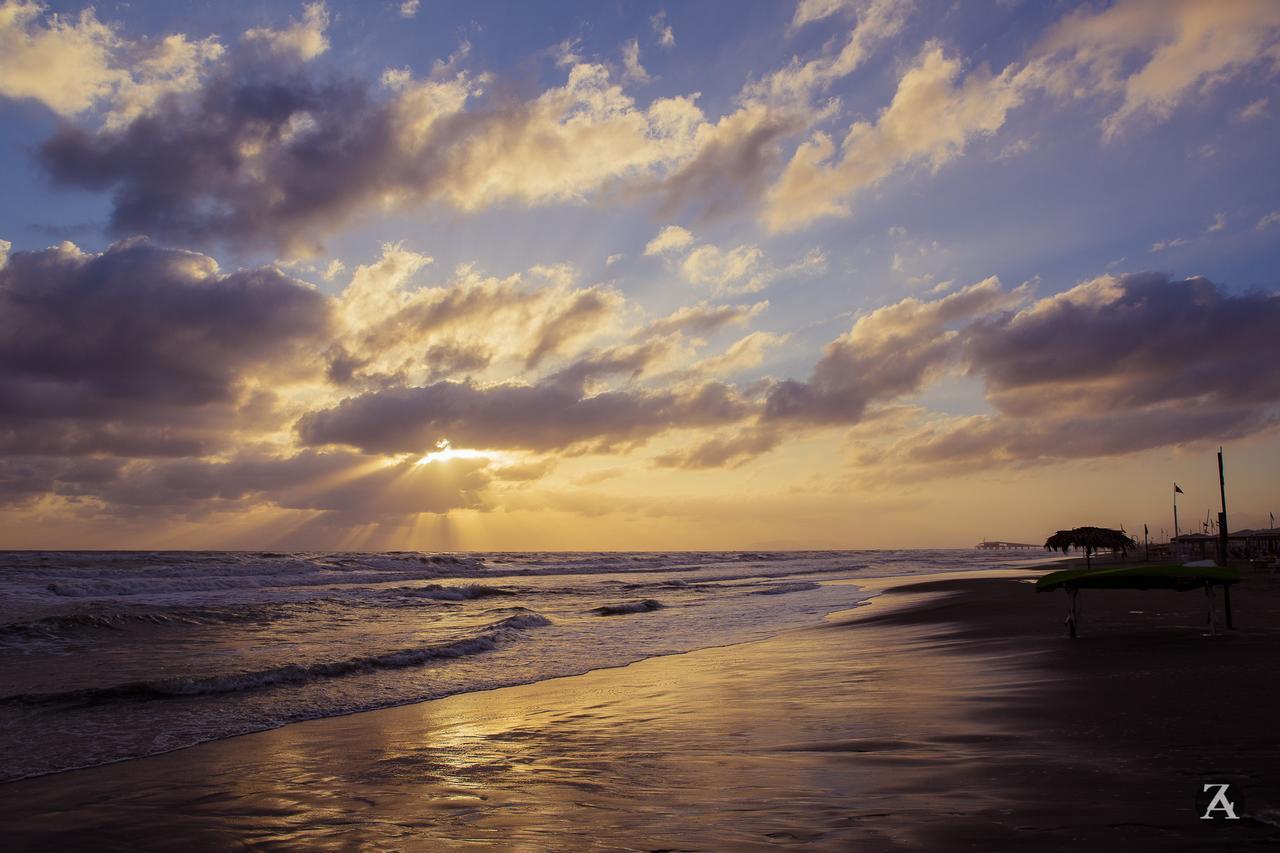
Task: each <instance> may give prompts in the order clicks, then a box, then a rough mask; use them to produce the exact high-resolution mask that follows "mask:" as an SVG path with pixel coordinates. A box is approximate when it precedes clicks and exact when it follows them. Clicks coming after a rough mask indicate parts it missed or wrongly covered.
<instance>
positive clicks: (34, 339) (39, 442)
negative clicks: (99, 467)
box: [0, 241, 332, 455]
mask: <svg viewBox="0 0 1280 853" xmlns="http://www.w3.org/2000/svg"><path fill="white" fill-rule="evenodd" d="M331 324H332V308H331V300H330V299H329V298H328V297H326V296H324V295H323V294H321V293H319V292H318V291H316V290H315V289H314V288H312V287H310V286H309V285H306V284H304V283H302V282H300V281H297V280H295V279H291V278H289V277H287V276H285V275H283V274H282V273H280V272H279V271H277V270H275V269H272V268H260V269H251V270H241V271H238V272H234V273H230V274H226V273H222V272H221V271H219V270H218V267H217V264H216V263H215V262H214V260H213V259H212V258H209V257H207V256H205V255H200V254H197V253H195V252H185V251H178V250H173V249H162V248H159V247H156V246H153V245H151V244H148V243H146V242H142V241H130V242H126V243H118V244H116V245H114V246H111V247H110V248H108V249H107V250H106V251H104V252H101V253H96V254H90V253H85V252H82V251H80V250H79V249H78V248H77V247H76V246H74V245H73V244H70V243H63V244H62V245H61V246H58V247H55V248H51V249H46V250H43V251H39V252H15V253H14V254H13V255H12V256H10V258H9V260H8V263H7V264H6V265H5V266H4V267H3V268H2V269H0V362H2V363H3V364H4V365H5V371H4V374H3V376H2V377H0V399H3V401H4V405H3V406H0V410H2V411H3V414H2V415H0V453H37V452H39V453H65V454H83V453H96V452H102V453H113V454H120V455H148V454H157V455H172V454H179V455H181V454H191V453H205V452H209V451H210V450H212V449H214V448H217V447H220V446H223V445H225V444H226V443H228V442H230V441H233V440H234V439H235V436H236V431H237V430H238V429H260V428H262V426H263V422H264V419H269V418H271V417H276V416H277V415H276V414H275V412H274V399H275V389H276V387H277V386H278V385H280V384H282V383H287V382H288V381H290V380H294V379H299V378H303V377H306V376H308V375H310V374H312V373H313V372H314V358H315V355H316V354H317V352H318V350H319V349H320V348H321V347H322V345H323V343H324V340H325V338H326V336H327V335H328V334H329V331H330V328H331Z"/></svg>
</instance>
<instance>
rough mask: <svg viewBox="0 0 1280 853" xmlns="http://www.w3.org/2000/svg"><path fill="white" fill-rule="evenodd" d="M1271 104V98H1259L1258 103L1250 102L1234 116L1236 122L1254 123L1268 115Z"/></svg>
mask: <svg viewBox="0 0 1280 853" xmlns="http://www.w3.org/2000/svg"><path fill="white" fill-rule="evenodd" d="M1270 103H1271V99H1270V98H1265V97H1264V98H1258V99H1257V100H1256V101H1250V102H1249V103H1247V104H1245V105H1244V106H1243V107H1241V108H1240V109H1238V110H1236V112H1235V113H1234V115H1233V118H1235V120H1236V121H1253V120H1254V119H1259V118H1262V117H1264V116H1265V115H1266V114H1267V107H1268V105H1269V104H1270Z"/></svg>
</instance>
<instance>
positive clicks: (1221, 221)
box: [1205, 213, 1227, 234]
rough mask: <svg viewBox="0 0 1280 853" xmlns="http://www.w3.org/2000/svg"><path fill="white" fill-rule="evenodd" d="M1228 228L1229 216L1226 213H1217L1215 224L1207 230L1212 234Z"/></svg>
mask: <svg viewBox="0 0 1280 853" xmlns="http://www.w3.org/2000/svg"><path fill="white" fill-rule="evenodd" d="M1226 227H1227V215H1226V214H1225V213H1216V214H1214V216H1213V222H1211V223H1209V227H1208V228H1206V229H1205V230H1206V231H1208V232H1209V233H1210V234H1212V233H1214V232H1215V231H1222V230H1223V229H1225V228H1226Z"/></svg>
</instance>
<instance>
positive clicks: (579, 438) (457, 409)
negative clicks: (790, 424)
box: [297, 382, 748, 453]
mask: <svg viewBox="0 0 1280 853" xmlns="http://www.w3.org/2000/svg"><path fill="white" fill-rule="evenodd" d="M747 412H748V406H747V404H746V402H745V401H744V400H743V399H742V398H741V397H740V396H739V395H738V393H737V392H736V391H735V390H734V389H732V388H730V387H728V386H725V385H723V384H720V383H714V382H711V383H706V384H703V385H701V386H697V387H695V388H689V389H683V390H679V391H675V390H670V391H645V390H635V391H608V392H604V393H601V394H596V395H591V396H583V395H582V394H581V392H580V391H579V390H578V389H575V388H572V387H570V386H569V385H567V384H562V383H555V382H550V383H546V384H543V385H524V384H519V383H512V382H509V383H501V384H497V385H490V386H479V385H476V384H474V383H471V382H438V383H435V384H433V385H426V386H420V387H405V388H394V389H388V390H385V391H378V392H371V393H368V394H363V395H360V396H357V397H351V398H348V399H346V400H344V401H342V402H341V403H339V404H337V405H336V406H333V407H332V408H329V409H325V410H321V411H315V412H310V413H308V414H306V415H304V416H303V417H302V419H301V420H299V422H298V425H297V432H298V436H299V439H300V440H301V441H302V443H303V444H304V445H308V446H321V445H345V446H349V447H354V448H358V449H359V450H361V451H363V452H365V453H402V452H408V453H414V452H422V451H423V450H424V449H426V448H429V447H432V446H434V445H435V443H436V442H437V441H439V440H441V439H446V438H447V439H448V440H449V441H451V442H453V443H454V444H455V445H457V446H459V447H474V448H479V449H482V450H490V449H510V450H516V449H520V450H532V451H538V452H548V451H552V450H560V451H570V452H582V451H588V452H604V451H608V450H615V449H618V448H622V447H630V446H634V445H638V444H641V443H643V442H645V441H646V440H648V439H649V438H652V437H653V436H655V435H658V434H660V433H663V432H666V431H668V430H672V429H680V428H689V427H705V426H716V425H722V424H726V423H733V422H736V421H738V420H741V419H742V418H743V417H744V416H745V415H746V414H747Z"/></svg>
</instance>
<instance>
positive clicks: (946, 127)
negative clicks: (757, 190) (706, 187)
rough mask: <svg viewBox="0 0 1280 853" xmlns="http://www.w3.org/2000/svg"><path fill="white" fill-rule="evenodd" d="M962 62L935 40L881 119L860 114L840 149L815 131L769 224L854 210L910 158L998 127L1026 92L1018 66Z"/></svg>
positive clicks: (768, 200)
mask: <svg viewBox="0 0 1280 853" xmlns="http://www.w3.org/2000/svg"><path fill="white" fill-rule="evenodd" d="M961 70H962V67H961V63H960V62H959V61H958V60H956V59H950V58H948V57H947V56H946V55H945V54H944V53H943V50H942V48H941V47H938V46H935V45H930V46H928V47H926V48H925V50H924V52H923V53H922V54H921V55H920V56H919V58H918V59H917V61H916V63H915V65H913V66H912V67H911V69H910V70H908V71H907V72H906V73H905V74H904V75H903V76H902V79H901V80H900V81H899V82H898V89H897V92H896V93H895V95H894V97H893V101H892V102H891V103H890V104H889V106H888V107H887V108H885V110H884V111H883V112H882V113H881V114H880V116H879V117H878V118H877V119H876V121H875V122H874V123H869V122H855V123H854V124H853V125H852V126H851V127H850V128H849V131H848V132H847V133H846V134H845V137H844V140H843V141H842V142H841V143H840V147H839V150H838V151H837V148H836V144H835V142H834V141H833V140H832V138H831V137H830V136H829V135H828V134H826V133H815V134H814V135H813V136H812V137H811V138H810V139H809V140H808V141H807V142H805V143H803V144H802V145H800V147H799V148H797V149H796V151H795V154H794V155H793V156H792V158H791V161H790V162H789V163H788V164H787V167H786V169H785V171H784V172H783V173H782V176H781V177H780V178H779V179H778V181H777V183H775V184H774V185H773V186H772V187H771V188H770V189H769V191H768V193H767V194H766V196H765V205H766V206H765V210H764V213H763V221H764V224H765V225H766V226H767V227H768V228H769V230H770V231H789V230H794V229H796V228H799V227H801V226H803V225H806V224H808V223H810V222H812V221H813V220H815V219H818V218H820V217H823V216H842V215H847V214H848V212H849V207H848V200H849V199H850V198H852V197H853V196H855V195H857V194H858V193H859V192H861V191H863V190H865V189H867V188H868V187H871V186H874V185H875V184H877V183H879V182H880V181H882V180H884V179H885V178H887V177H888V176H889V175H891V174H893V173H894V172H895V171H897V170H898V169H900V168H902V167H903V166H906V165H908V164H911V163H915V162H922V163H925V164H927V165H929V166H930V167H931V168H933V169H935V170H936V169H938V168H940V167H941V166H942V165H943V164H945V163H946V162H947V161H949V160H951V159H953V158H954V157H957V156H959V154H960V153H961V152H963V151H964V148H965V146H966V144H968V142H969V140H970V139H971V138H973V137H974V136H980V135H989V134H992V133H994V132H995V131H997V130H998V129H999V128H1000V127H1001V126H1002V125H1003V124H1004V120H1005V116H1006V115H1007V114H1008V112H1009V110H1011V109H1013V108H1014V107H1015V106H1017V105H1018V104H1019V103H1021V100H1022V94H1021V90H1022V87H1021V85H1019V83H1018V80H1017V78H1016V76H1015V74H1014V73H1013V71H1012V70H1006V71H1005V72H1004V73H1002V74H1000V75H998V76H993V75H991V74H990V73H989V72H987V71H986V70H985V69H977V70H974V71H971V72H969V73H968V74H966V75H963V77H962V75H961Z"/></svg>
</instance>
